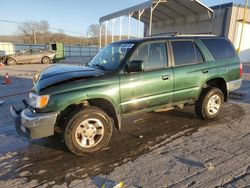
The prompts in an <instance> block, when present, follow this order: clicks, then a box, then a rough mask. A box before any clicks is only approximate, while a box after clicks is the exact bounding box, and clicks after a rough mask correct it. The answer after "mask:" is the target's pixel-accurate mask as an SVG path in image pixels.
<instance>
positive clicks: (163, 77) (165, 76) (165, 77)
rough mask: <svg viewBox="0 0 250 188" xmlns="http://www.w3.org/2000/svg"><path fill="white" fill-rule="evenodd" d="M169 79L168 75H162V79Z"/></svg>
mask: <svg viewBox="0 0 250 188" xmlns="http://www.w3.org/2000/svg"><path fill="white" fill-rule="evenodd" d="M169 79H170V75H163V76H162V80H169Z"/></svg>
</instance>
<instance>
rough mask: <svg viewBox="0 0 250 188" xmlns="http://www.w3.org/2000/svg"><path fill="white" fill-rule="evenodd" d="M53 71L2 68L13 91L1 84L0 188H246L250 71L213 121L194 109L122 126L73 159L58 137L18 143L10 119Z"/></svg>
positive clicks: (0, 74) (0, 75)
mask: <svg viewBox="0 0 250 188" xmlns="http://www.w3.org/2000/svg"><path fill="white" fill-rule="evenodd" d="M47 66H50V65H39V64H37V65H20V66H6V67H4V68H3V69H1V70H0V81H1V82H2V80H3V76H4V75H5V73H6V72H8V73H9V75H10V76H11V80H12V84H10V85H3V84H0V101H4V103H2V104H1V102H0V187H37V186H39V187H57V186H62V187H84V188H85V187H101V185H103V184H104V183H105V184H106V185H107V186H106V187H108V186H111V185H112V184H116V183H118V182H120V181H123V182H124V183H125V185H126V186H127V187H249V186H250V126H249V121H250V115H249V114H250V81H248V80H250V77H249V73H250V66H249V65H245V66H244V71H245V72H244V77H243V78H244V80H245V81H244V82H243V85H242V87H241V89H239V90H238V91H237V92H235V93H233V94H232V95H231V98H230V102H228V103H227V104H226V106H225V109H224V111H223V116H222V118H220V119H219V120H217V121H202V120H200V119H198V118H197V117H196V115H195V114H194V109H193V107H192V106H190V107H187V108H185V109H184V110H174V111H169V112H161V113H147V114H144V115H140V116H139V117H138V116H134V117H130V118H126V119H123V121H122V124H123V127H124V129H123V130H122V131H121V132H118V131H115V133H114V136H113V138H112V140H111V143H110V145H109V146H108V147H107V148H106V149H105V150H104V151H101V152H99V153H97V154H93V155H88V156H83V157H79V156H75V155H73V154H71V153H70V152H69V151H68V150H67V149H66V147H65V146H64V144H62V143H61V138H60V135H57V136H54V137H50V138H45V139H39V140H32V141H29V140H27V139H25V138H21V137H19V136H18V135H17V134H16V132H15V129H14V122H13V120H12V118H11V116H10V113H9V107H10V105H15V106H18V107H22V104H21V100H22V99H23V98H27V93H28V91H29V90H30V89H31V87H32V77H33V75H34V74H35V73H36V72H37V71H41V70H42V69H44V68H46V67H47Z"/></svg>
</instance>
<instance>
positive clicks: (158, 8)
mask: <svg viewBox="0 0 250 188" xmlns="http://www.w3.org/2000/svg"><path fill="white" fill-rule="evenodd" d="M249 9H250V8H248V9H247V14H246V22H245V26H244V30H243V33H242V35H241V30H242V23H243V15H244V6H241V5H237V4H234V3H227V4H221V5H217V6H213V7H208V6H206V5H204V4H202V3H201V2H199V1H198V0H187V1H181V0H168V1H166V0H150V1H147V2H145V3H142V4H139V5H136V6H133V7H130V8H127V9H124V10H121V11H118V12H115V13H112V14H109V15H106V16H103V17H101V18H100V20H99V22H100V26H102V25H108V23H109V22H110V21H111V22H112V24H113V26H114V20H118V21H119V22H120V31H122V27H124V25H122V22H121V20H122V19H117V18H123V19H124V17H125V18H127V19H128V22H127V23H128V25H126V26H125V27H127V28H128V33H127V35H128V38H129V37H130V27H131V25H130V23H131V18H134V19H136V20H138V25H137V27H138V29H137V30H138V31H140V28H141V27H143V28H144V36H145V37H146V36H152V35H159V34H163V33H181V34H205V33H206V34H215V35H223V36H226V37H228V38H229V39H230V40H231V41H232V43H233V44H234V45H235V48H236V49H238V48H239V47H240V53H239V54H240V58H241V61H242V62H250V37H249V36H250V34H249V33H250V11H249ZM142 25H143V26H142ZM113 31H114V29H112V36H113V35H114V33H113ZM120 35H123V34H122V32H120ZM101 37H105V38H107V36H106V35H105V36H100V38H101ZM240 37H242V43H241V46H239V43H240V42H239V41H240ZM100 41H101V40H100ZM107 43H108V42H107V40H105V44H104V45H106V44H107Z"/></svg>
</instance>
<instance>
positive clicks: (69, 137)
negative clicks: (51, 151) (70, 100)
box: [64, 107, 113, 155]
mask: <svg viewBox="0 0 250 188" xmlns="http://www.w3.org/2000/svg"><path fill="white" fill-rule="evenodd" d="M112 129H113V121H112V119H111V118H110V117H109V116H108V115H107V114H106V113H105V112H104V111H102V110H101V109H100V108H97V107H87V108H85V109H82V110H80V111H78V112H76V113H75V114H74V115H73V116H72V117H71V118H70V119H69V121H68V122H67V123H66V127H65V130H64V140H65V143H66V145H67V147H68V149H69V150H70V151H71V152H73V153H75V154H77V155H82V154H86V153H94V152H96V151H99V150H101V149H103V148H104V147H105V146H106V145H107V144H108V143H109V141H110V139H111V136H112Z"/></svg>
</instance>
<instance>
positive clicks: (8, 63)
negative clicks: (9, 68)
mask: <svg viewBox="0 0 250 188" xmlns="http://www.w3.org/2000/svg"><path fill="white" fill-rule="evenodd" d="M6 63H7V65H16V60H15V59H13V58H8V59H7V61H6Z"/></svg>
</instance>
